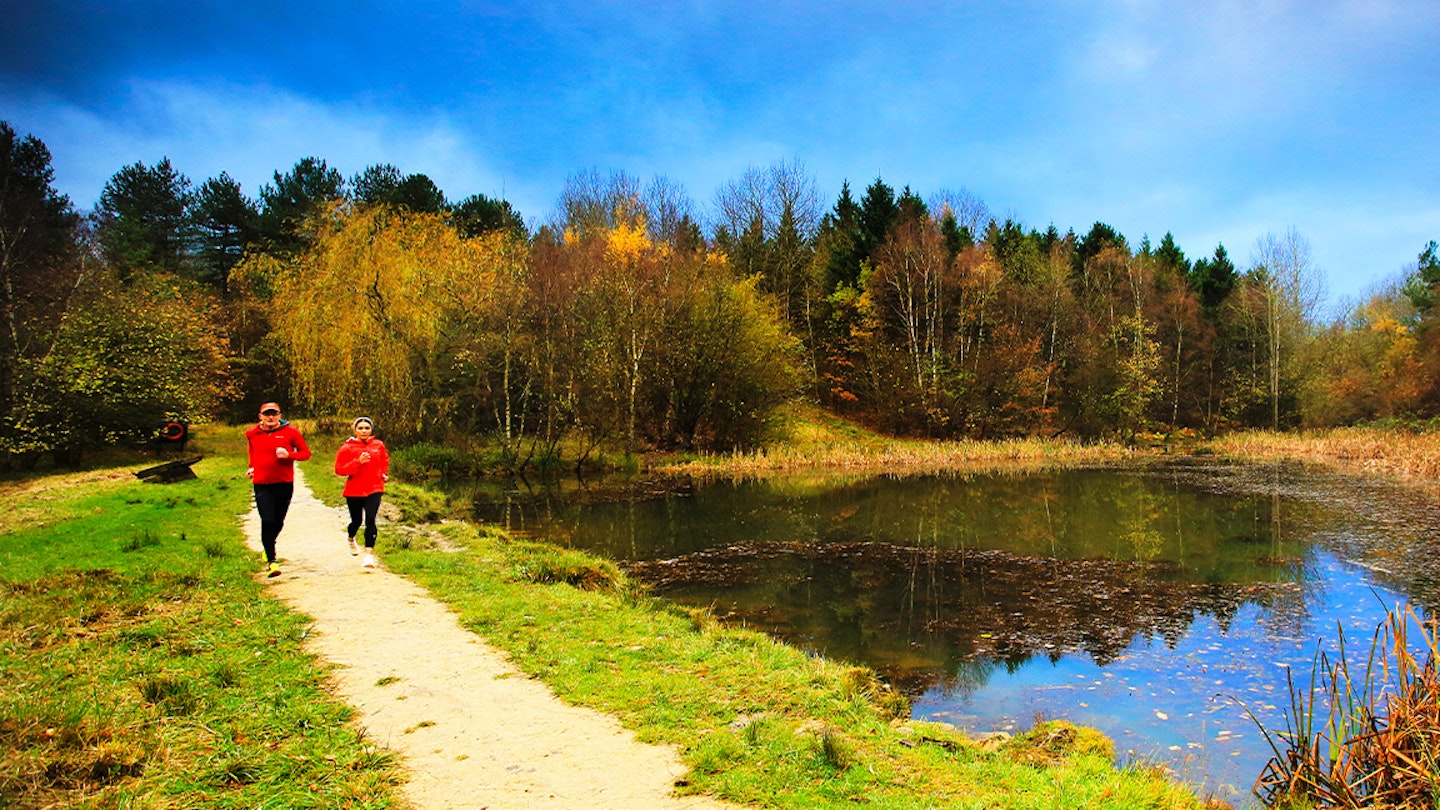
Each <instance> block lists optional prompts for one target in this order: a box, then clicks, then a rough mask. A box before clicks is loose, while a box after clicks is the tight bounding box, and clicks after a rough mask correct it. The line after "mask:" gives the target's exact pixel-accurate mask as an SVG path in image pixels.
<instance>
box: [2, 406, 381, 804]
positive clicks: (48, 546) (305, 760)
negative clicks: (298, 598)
mask: <svg viewBox="0 0 1440 810" xmlns="http://www.w3.org/2000/svg"><path fill="white" fill-rule="evenodd" d="M218 436H219V434H217V442H216V446H214V447H208V448H201V451H202V452H204V453H205V454H206V456H207V458H206V459H205V461H203V462H201V463H200V464H199V465H197V466H196V467H195V470H196V472H197V473H198V475H199V479H198V480H195V481H187V482H182V483H177V484H168V485H159V484H142V483H140V482H139V481H138V480H136V479H135V478H133V477H132V476H131V475H130V471H131V470H133V469H138V468H139V467H140V466H144V465H145V464H148V463H153V462H152V461H148V460H143V459H142V460H136V462H135V463H134V464H133V465H129V466H127V467H121V468H112V469H104V470H93V471H90V472H86V473H78V474H68V475H67V474H57V475H46V476H39V477H34V478H29V479H24V480H17V481H9V482H7V483H5V484H4V485H3V487H0V495H3V496H4V498H5V500H6V502H7V503H17V504H19V503H24V504H25V506H24V507H23V513H24V514H23V515H21V516H20V517H19V518H12V519H10V520H9V521H8V522H7V523H5V524H3V525H0V807H17V808H29V807H36V808H38V807H49V806H65V807H218V808H227V807H233V808H242V807H244V808H254V807H266V808H279V807H287V808H288V807H297V808H298V807H353V808H386V807H400V806H403V805H402V802H401V801H400V800H399V798H398V794H397V792H396V789H395V785H396V784H397V783H398V780H399V779H400V777H401V775H400V773H399V771H398V770H397V768H396V765H395V763H394V762H393V760H392V758H391V757H390V756H389V755H388V754H386V753H384V752H383V751H381V750H379V749H377V748H376V747H375V746H373V745H371V744H369V743H368V742H367V741H366V740H365V739H364V735H363V733H362V732H361V731H360V730H359V729H358V728H357V727H355V726H354V725H352V724H350V723H349V722H347V721H348V720H349V719H350V717H351V715H352V712H351V710H350V709H349V708H348V707H346V706H345V705H343V704H341V703H340V702H338V701H337V700H335V699H334V698H333V697H332V696H331V695H330V694H328V693H327V691H326V674H325V670H324V669H323V667H321V666H319V665H318V664H317V662H316V661H315V660H313V659H312V658H311V657H310V656H308V655H307V654H305V653H304V652H303V651H302V650H301V649H300V641H301V639H302V638H303V636H304V634H305V633H306V627H307V621H306V619H305V618H304V617H302V616H299V615H296V614H294V613H291V612H289V611H288V610H286V609H285V607H284V606H282V605H281V604H279V603H278V602H276V601H275V600H274V599H271V598H268V597H265V596H263V595H262V593H261V588H260V586H259V585H258V584H257V583H256V581H255V580H254V579H252V573H253V572H254V571H255V570H257V569H258V567H259V562H260V560H259V558H258V556H257V555H254V554H252V553H251V552H249V551H248V550H247V549H246V548H245V546H244V542H243V539H242V536H241V532H240V527H239V523H238V520H237V515H239V514H241V513H242V512H244V511H245V510H247V509H248V508H250V505H249V483H248V480H247V479H246V478H245V475H244V462H243V460H242V458H241V457H240V456H239V455H238V453H237V452H236V447H238V446H239V443H238V442H236V441H233V439H232V438H229V437H227V438H224V439H223V440H221V439H218Z"/></svg>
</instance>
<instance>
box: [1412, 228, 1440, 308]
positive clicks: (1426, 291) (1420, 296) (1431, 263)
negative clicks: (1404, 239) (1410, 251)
mask: <svg viewBox="0 0 1440 810" xmlns="http://www.w3.org/2000/svg"><path fill="white" fill-rule="evenodd" d="M1437 285H1440V245H1437V243H1436V242H1435V240H1434V239H1431V240H1430V244H1428V245H1426V246H1425V249H1424V250H1422V251H1420V255H1419V256H1418V257H1416V261H1415V272H1414V273H1412V274H1410V276H1409V278H1407V279H1405V287H1404V291H1405V296H1406V297H1407V298H1409V299H1410V303H1412V304H1414V305H1415V310H1416V312H1417V313H1419V315H1420V316H1421V317H1424V316H1425V315H1427V314H1429V312H1430V310H1432V309H1434V308H1435V296H1436V293H1435V291H1436V287H1437Z"/></svg>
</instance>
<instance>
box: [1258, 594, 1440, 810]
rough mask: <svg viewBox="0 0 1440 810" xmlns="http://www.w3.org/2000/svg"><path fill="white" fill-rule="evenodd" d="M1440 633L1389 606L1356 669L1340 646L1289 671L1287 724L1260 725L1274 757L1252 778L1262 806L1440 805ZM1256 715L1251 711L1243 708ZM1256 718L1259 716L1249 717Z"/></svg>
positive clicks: (1414, 615) (1410, 610) (1411, 610)
mask: <svg viewBox="0 0 1440 810" xmlns="http://www.w3.org/2000/svg"><path fill="white" fill-rule="evenodd" d="M1437 660H1440V635H1437V624H1436V621H1435V619H1433V618H1429V619H1422V618H1421V617H1420V615H1419V614H1417V613H1416V611H1415V610H1414V608H1412V607H1410V606H1408V605H1405V606H1399V607H1396V608H1393V609H1392V610H1390V611H1389V612H1388V614H1387V616H1386V619H1385V621H1384V622H1383V623H1382V624H1381V625H1380V626H1379V628H1377V629H1376V631H1375V637H1374V639H1373V640H1372V642H1371V648H1370V654H1369V657H1368V660H1367V661H1366V662H1365V667H1364V668H1363V669H1358V668H1356V667H1354V666H1352V663H1351V661H1350V659H1349V657H1348V656H1347V655H1346V652H1345V648H1344V637H1343V632H1342V636H1341V645H1340V651H1339V653H1338V655H1337V658H1336V659H1335V660H1331V659H1330V658H1329V656H1327V655H1324V654H1321V655H1318V656H1317V657H1316V659H1315V663H1314V665H1313V666H1312V668H1311V673H1310V679H1309V682H1308V683H1307V684H1304V685H1299V684H1296V683H1295V682H1294V678H1293V677H1292V678H1291V679H1290V703H1291V705H1290V709H1289V711H1288V712H1287V714H1286V730H1285V731H1283V732H1272V731H1271V730H1267V729H1265V728H1264V727H1263V726H1261V732H1262V733H1263V734H1264V736H1265V739H1266V740H1267V741H1268V742H1269V743H1270V746H1271V749H1272V750H1273V751H1274V756H1273V757H1272V758H1271V760H1270V761H1269V763H1268V764H1267V765H1266V767H1265V768H1264V770H1263V771H1262V772H1261V775H1260V777H1259V779H1258V780H1257V781H1256V783H1255V795H1256V796H1257V797H1258V798H1260V799H1261V800H1262V801H1263V802H1264V803H1265V805H1266V806H1267V807H1287V806H1288V807H1295V806H1301V807H1304V806H1317V807H1345V808H1349V807H1396V808H1399V807H1417V808H1418V807H1436V806H1440V672H1437ZM1251 717H1252V719H1254V715H1251ZM1256 724H1257V725H1259V721H1258V720H1257V721H1256Z"/></svg>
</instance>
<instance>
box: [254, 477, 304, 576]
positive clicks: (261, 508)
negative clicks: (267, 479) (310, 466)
mask: <svg viewBox="0 0 1440 810" xmlns="http://www.w3.org/2000/svg"><path fill="white" fill-rule="evenodd" d="M294 495H295V484H294V483H293V482H291V481H286V482H284V483H280V484H256V485H255V511H257V512H259V513H260V545H262V546H264V547H265V561H266V562H275V539H276V538H278V537H279V536H280V530H281V529H283V528H285V513H286V512H289V511H290V499H291V498H292V497H293V496H294Z"/></svg>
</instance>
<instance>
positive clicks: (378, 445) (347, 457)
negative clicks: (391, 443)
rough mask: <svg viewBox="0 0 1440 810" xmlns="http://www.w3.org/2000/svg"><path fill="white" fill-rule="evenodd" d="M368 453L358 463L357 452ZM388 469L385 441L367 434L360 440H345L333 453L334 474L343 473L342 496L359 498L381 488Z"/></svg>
mask: <svg viewBox="0 0 1440 810" xmlns="http://www.w3.org/2000/svg"><path fill="white" fill-rule="evenodd" d="M361 453H369V454H370V460H369V461H368V462H366V463H364V464H361V463H360V454H361ZM389 472H390V452H389V451H388V450H386V449H385V443H384V442H382V441H380V440H379V439H377V438H375V437H374V436H371V437H370V438H368V439H366V440H365V441H361V440H359V439H357V438H355V437H354V436H351V437H350V438H348V439H346V440H345V443H344V444H342V445H340V449H339V451H337V452H336V453H335V474H336V475H347V476H349V479H348V480H347V481H346V482H345V497H347V498H363V497H365V496H366V495H373V494H375V493H376V492H384V491H385V476H386V475H387V474H389Z"/></svg>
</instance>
